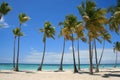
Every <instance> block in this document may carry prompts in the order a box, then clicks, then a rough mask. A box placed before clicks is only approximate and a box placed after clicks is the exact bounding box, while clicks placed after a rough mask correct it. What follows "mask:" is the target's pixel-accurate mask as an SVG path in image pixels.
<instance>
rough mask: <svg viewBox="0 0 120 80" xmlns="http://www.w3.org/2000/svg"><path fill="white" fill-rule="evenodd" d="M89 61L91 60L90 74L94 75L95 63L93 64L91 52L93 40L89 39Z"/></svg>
mask: <svg viewBox="0 0 120 80" xmlns="http://www.w3.org/2000/svg"><path fill="white" fill-rule="evenodd" d="M89 59H90V74H91V75H92V74H93V63H92V51H91V40H90V37H89Z"/></svg>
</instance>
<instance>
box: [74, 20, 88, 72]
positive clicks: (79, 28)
mask: <svg viewBox="0 0 120 80" xmlns="http://www.w3.org/2000/svg"><path fill="white" fill-rule="evenodd" d="M83 31H84V27H83V25H82V22H79V23H78V25H77V27H75V33H76V35H77V37H76V39H77V42H78V43H77V49H78V70H80V51H79V40H82V41H83V42H86V38H85V37H84V32H83Z"/></svg>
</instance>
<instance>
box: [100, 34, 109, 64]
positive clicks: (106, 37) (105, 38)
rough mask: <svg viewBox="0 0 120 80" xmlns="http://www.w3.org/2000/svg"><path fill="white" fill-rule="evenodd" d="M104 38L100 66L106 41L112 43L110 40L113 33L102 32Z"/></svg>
mask: <svg viewBox="0 0 120 80" xmlns="http://www.w3.org/2000/svg"><path fill="white" fill-rule="evenodd" d="M102 39H103V48H102V52H101V55H100V59H99V62H98V66H99V65H100V63H101V60H102V56H103V53H104V48H105V41H107V42H109V43H111V40H110V39H111V35H110V34H109V33H108V32H104V33H102Z"/></svg>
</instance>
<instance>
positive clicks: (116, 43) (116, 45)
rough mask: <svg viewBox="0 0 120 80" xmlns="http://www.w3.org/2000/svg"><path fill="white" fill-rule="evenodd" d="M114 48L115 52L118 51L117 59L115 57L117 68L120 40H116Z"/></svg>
mask: <svg viewBox="0 0 120 80" xmlns="http://www.w3.org/2000/svg"><path fill="white" fill-rule="evenodd" d="M113 50H114V53H116V59H115V66H114V67H115V68H116V66H117V57H118V56H117V54H118V52H120V42H118V41H117V42H115V45H114V48H113Z"/></svg>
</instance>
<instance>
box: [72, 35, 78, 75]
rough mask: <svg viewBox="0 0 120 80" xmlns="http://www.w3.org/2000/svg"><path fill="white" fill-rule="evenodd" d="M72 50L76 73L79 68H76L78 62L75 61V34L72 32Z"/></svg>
mask: <svg viewBox="0 0 120 80" xmlns="http://www.w3.org/2000/svg"><path fill="white" fill-rule="evenodd" d="M72 52H73V63H74V73H77V72H78V70H77V68H76V62H75V52H74V40H73V34H72Z"/></svg>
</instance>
